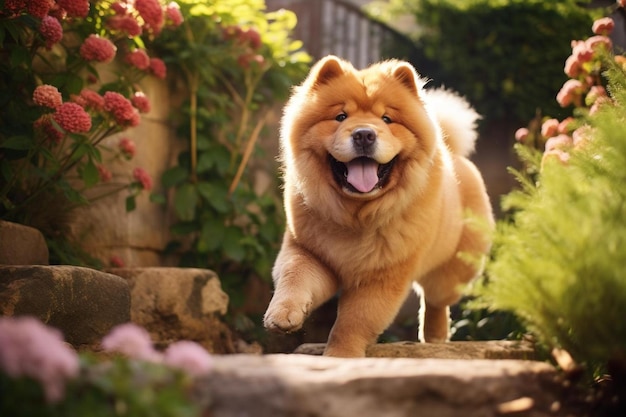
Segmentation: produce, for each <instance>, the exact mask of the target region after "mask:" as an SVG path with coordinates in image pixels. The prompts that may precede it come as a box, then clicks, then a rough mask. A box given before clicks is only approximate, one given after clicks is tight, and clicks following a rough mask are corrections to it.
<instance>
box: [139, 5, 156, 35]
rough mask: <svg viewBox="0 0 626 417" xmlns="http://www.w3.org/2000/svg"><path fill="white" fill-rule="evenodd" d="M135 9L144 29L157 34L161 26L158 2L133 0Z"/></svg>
mask: <svg viewBox="0 0 626 417" xmlns="http://www.w3.org/2000/svg"><path fill="white" fill-rule="evenodd" d="M135 9H136V10H137V12H139V15H140V16H141V18H142V19H143V21H144V25H145V27H146V28H148V29H150V30H152V32H153V33H155V34H156V33H159V32H160V31H161V27H162V26H163V10H162V9H161V4H160V3H159V0H135Z"/></svg>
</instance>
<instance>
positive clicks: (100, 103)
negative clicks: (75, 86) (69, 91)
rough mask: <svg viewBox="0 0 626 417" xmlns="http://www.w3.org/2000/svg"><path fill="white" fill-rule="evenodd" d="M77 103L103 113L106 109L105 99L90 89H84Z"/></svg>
mask: <svg viewBox="0 0 626 417" xmlns="http://www.w3.org/2000/svg"><path fill="white" fill-rule="evenodd" d="M75 101H76V103H78V104H80V105H82V106H83V107H84V108H86V109H88V110H95V111H101V110H103V109H104V97H102V96H101V95H100V94H98V93H97V92H95V91H93V90H90V89H88V88H83V89H82V90H81V92H80V95H79V96H78V97H77V98H76V99H75Z"/></svg>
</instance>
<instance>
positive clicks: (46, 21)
mask: <svg viewBox="0 0 626 417" xmlns="http://www.w3.org/2000/svg"><path fill="white" fill-rule="evenodd" d="M39 33H41V36H42V37H43V39H44V40H45V41H46V48H48V49H50V48H52V45H54V44H56V43H58V42H60V41H61V39H63V27H62V26H61V23H60V22H59V21H58V20H57V19H56V18H55V17H52V16H45V17H44V18H43V19H41V24H40V25H39Z"/></svg>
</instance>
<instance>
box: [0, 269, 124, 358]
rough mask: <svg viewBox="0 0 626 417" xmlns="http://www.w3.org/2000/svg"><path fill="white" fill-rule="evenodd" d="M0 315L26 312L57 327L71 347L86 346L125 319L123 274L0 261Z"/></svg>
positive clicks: (89, 345)
mask: <svg viewBox="0 0 626 417" xmlns="http://www.w3.org/2000/svg"><path fill="white" fill-rule="evenodd" d="M0 315H3V316H18V315H28V316H34V317H37V318H39V319H40V320H41V321H43V322H44V323H46V324H48V325H50V326H52V327H56V328H58V329H60V330H61V331H62V332H63V334H64V336H65V340H67V341H68V342H69V343H71V344H72V345H74V346H75V347H91V346H97V345H99V344H100V340H101V339H102V337H103V336H105V335H106V334H107V333H108V332H109V331H110V330H111V328H112V327H113V326H115V325H117V324H120V323H125V322H128V321H130V293H129V289H128V284H127V283H126V281H125V280H123V279H122V278H120V277H118V276H115V275H111V274H107V273H105V272H102V271H97V270H94V269H90V268H84V267H78V266H37V265H32V266H2V265H0Z"/></svg>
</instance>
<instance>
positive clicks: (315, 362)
mask: <svg viewBox="0 0 626 417" xmlns="http://www.w3.org/2000/svg"><path fill="white" fill-rule="evenodd" d="M214 358H215V362H214V370H213V372H212V373H211V374H210V375H209V376H208V377H207V378H205V379H203V380H202V381H201V383H200V384H199V386H198V395H200V396H201V397H202V398H205V399H206V398H208V399H209V400H210V402H211V406H210V407H209V410H208V412H209V414H210V415H211V416H214V417H242V416H254V417H265V416H267V417H270V416H271V417H280V416H289V417H300V416H302V417H305V416H306V417H311V416H324V417H347V416H358V417H380V416H385V417H404V416H425V417H459V416H463V417H479V416H480V417H485V416H503V415H511V416H531V417H543V416H545V417H547V416H550V417H555V416H564V415H566V414H565V411H564V410H561V408H560V406H559V402H558V399H559V396H558V393H559V389H560V385H559V383H558V381H557V371H556V370H555V369H554V368H553V367H552V366H550V365H549V364H547V363H543V362H536V361H520V360H484V359H478V360H458V359H409V358H362V359H341V358H329V357H317V356H311V355H301V354H273V355H217V356H214Z"/></svg>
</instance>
